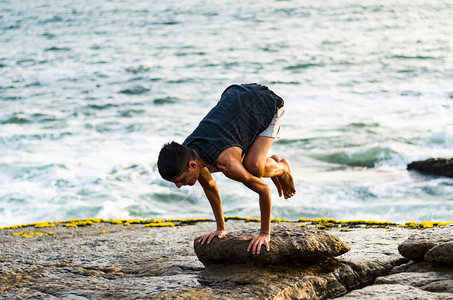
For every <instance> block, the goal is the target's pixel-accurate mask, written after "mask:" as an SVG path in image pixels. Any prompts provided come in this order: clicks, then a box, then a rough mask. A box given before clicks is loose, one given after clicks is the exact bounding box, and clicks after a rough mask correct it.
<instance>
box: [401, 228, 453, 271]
mask: <svg viewBox="0 0 453 300" xmlns="http://www.w3.org/2000/svg"><path fill="white" fill-rule="evenodd" d="M452 243H453V224H450V225H446V226H442V227H439V228H429V229H425V230H423V231H420V232H417V233H416V234H413V235H411V236H410V237H409V238H408V239H407V240H406V241H404V242H403V243H402V244H401V245H399V247H398V250H399V252H400V253H401V255H403V256H404V257H406V258H408V259H412V260H424V259H425V255H426V256H427V258H426V259H427V260H429V261H433V262H436V261H437V262H440V263H450V264H453V254H452V252H451V250H452V246H453V244H452ZM431 251H433V252H431ZM429 252H431V253H429Z"/></svg>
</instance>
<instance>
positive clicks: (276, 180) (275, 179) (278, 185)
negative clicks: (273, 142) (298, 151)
mask: <svg viewBox="0 0 453 300" xmlns="http://www.w3.org/2000/svg"><path fill="white" fill-rule="evenodd" d="M270 158H271V159H273V160H275V162H277V163H278V162H280V157H279V156H278V155H277V154H274V155H272V156H271V157H270ZM271 179H272V182H273V183H274V184H275V187H276V188H277V191H278V196H279V197H281V196H283V190H282V185H281V183H280V180H279V177H278V176H274V177H271Z"/></svg>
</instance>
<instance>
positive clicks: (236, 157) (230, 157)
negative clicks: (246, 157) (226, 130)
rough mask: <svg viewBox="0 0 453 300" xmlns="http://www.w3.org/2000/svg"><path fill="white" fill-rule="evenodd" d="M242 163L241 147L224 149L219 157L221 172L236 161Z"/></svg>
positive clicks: (218, 163) (218, 165)
mask: <svg viewBox="0 0 453 300" xmlns="http://www.w3.org/2000/svg"><path fill="white" fill-rule="evenodd" d="M238 162H239V163H241V164H242V149H241V148H239V147H230V148H227V149H225V150H223V151H222V153H220V155H219V157H218V158H217V161H216V163H217V167H218V169H219V170H220V171H221V172H225V171H226V170H228V169H230V167H231V166H232V165H234V164H236V163H238Z"/></svg>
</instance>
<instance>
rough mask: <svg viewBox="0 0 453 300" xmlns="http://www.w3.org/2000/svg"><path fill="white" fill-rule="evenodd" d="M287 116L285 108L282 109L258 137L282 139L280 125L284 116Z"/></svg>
mask: <svg viewBox="0 0 453 300" xmlns="http://www.w3.org/2000/svg"><path fill="white" fill-rule="evenodd" d="M284 114H285V107H284V106H282V107H280V108H279V109H278V110H277V112H276V113H275V115H274V118H273V119H272V122H271V124H270V125H269V126H268V127H267V128H266V129H264V131H263V132H261V133H260V134H259V135H258V136H265V137H270V138H274V139H277V138H279V137H280V135H279V133H280V124H281V123H282V119H283V115H284Z"/></svg>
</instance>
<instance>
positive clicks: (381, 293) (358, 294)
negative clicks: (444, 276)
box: [335, 284, 448, 300]
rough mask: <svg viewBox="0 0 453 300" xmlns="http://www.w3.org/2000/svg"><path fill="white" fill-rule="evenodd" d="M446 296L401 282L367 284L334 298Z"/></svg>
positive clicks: (402, 299) (426, 298) (430, 299)
mask: <svg viewBox="0 0 453 300" xmlns="http://www.w3.org/2000/svg"><path fill="white" fill-rule="evenodd" d="M447 298H448V296H442V295H438V294H434V293H430V292H427V291H423V290H420V289H417V288H414V287H411V286H408V285H403V284H377V285H372V286H367V287H365V288H363V289H360V290H356V291H352V292H351V293H349V294H347V295H345V296H343V297H339V298H335V299H336V300H347V299H354V300H355V299H367V300H391V299H395V300H396V299H398V300H413V299H423V300H440V299H447Z"/></svg>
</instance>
